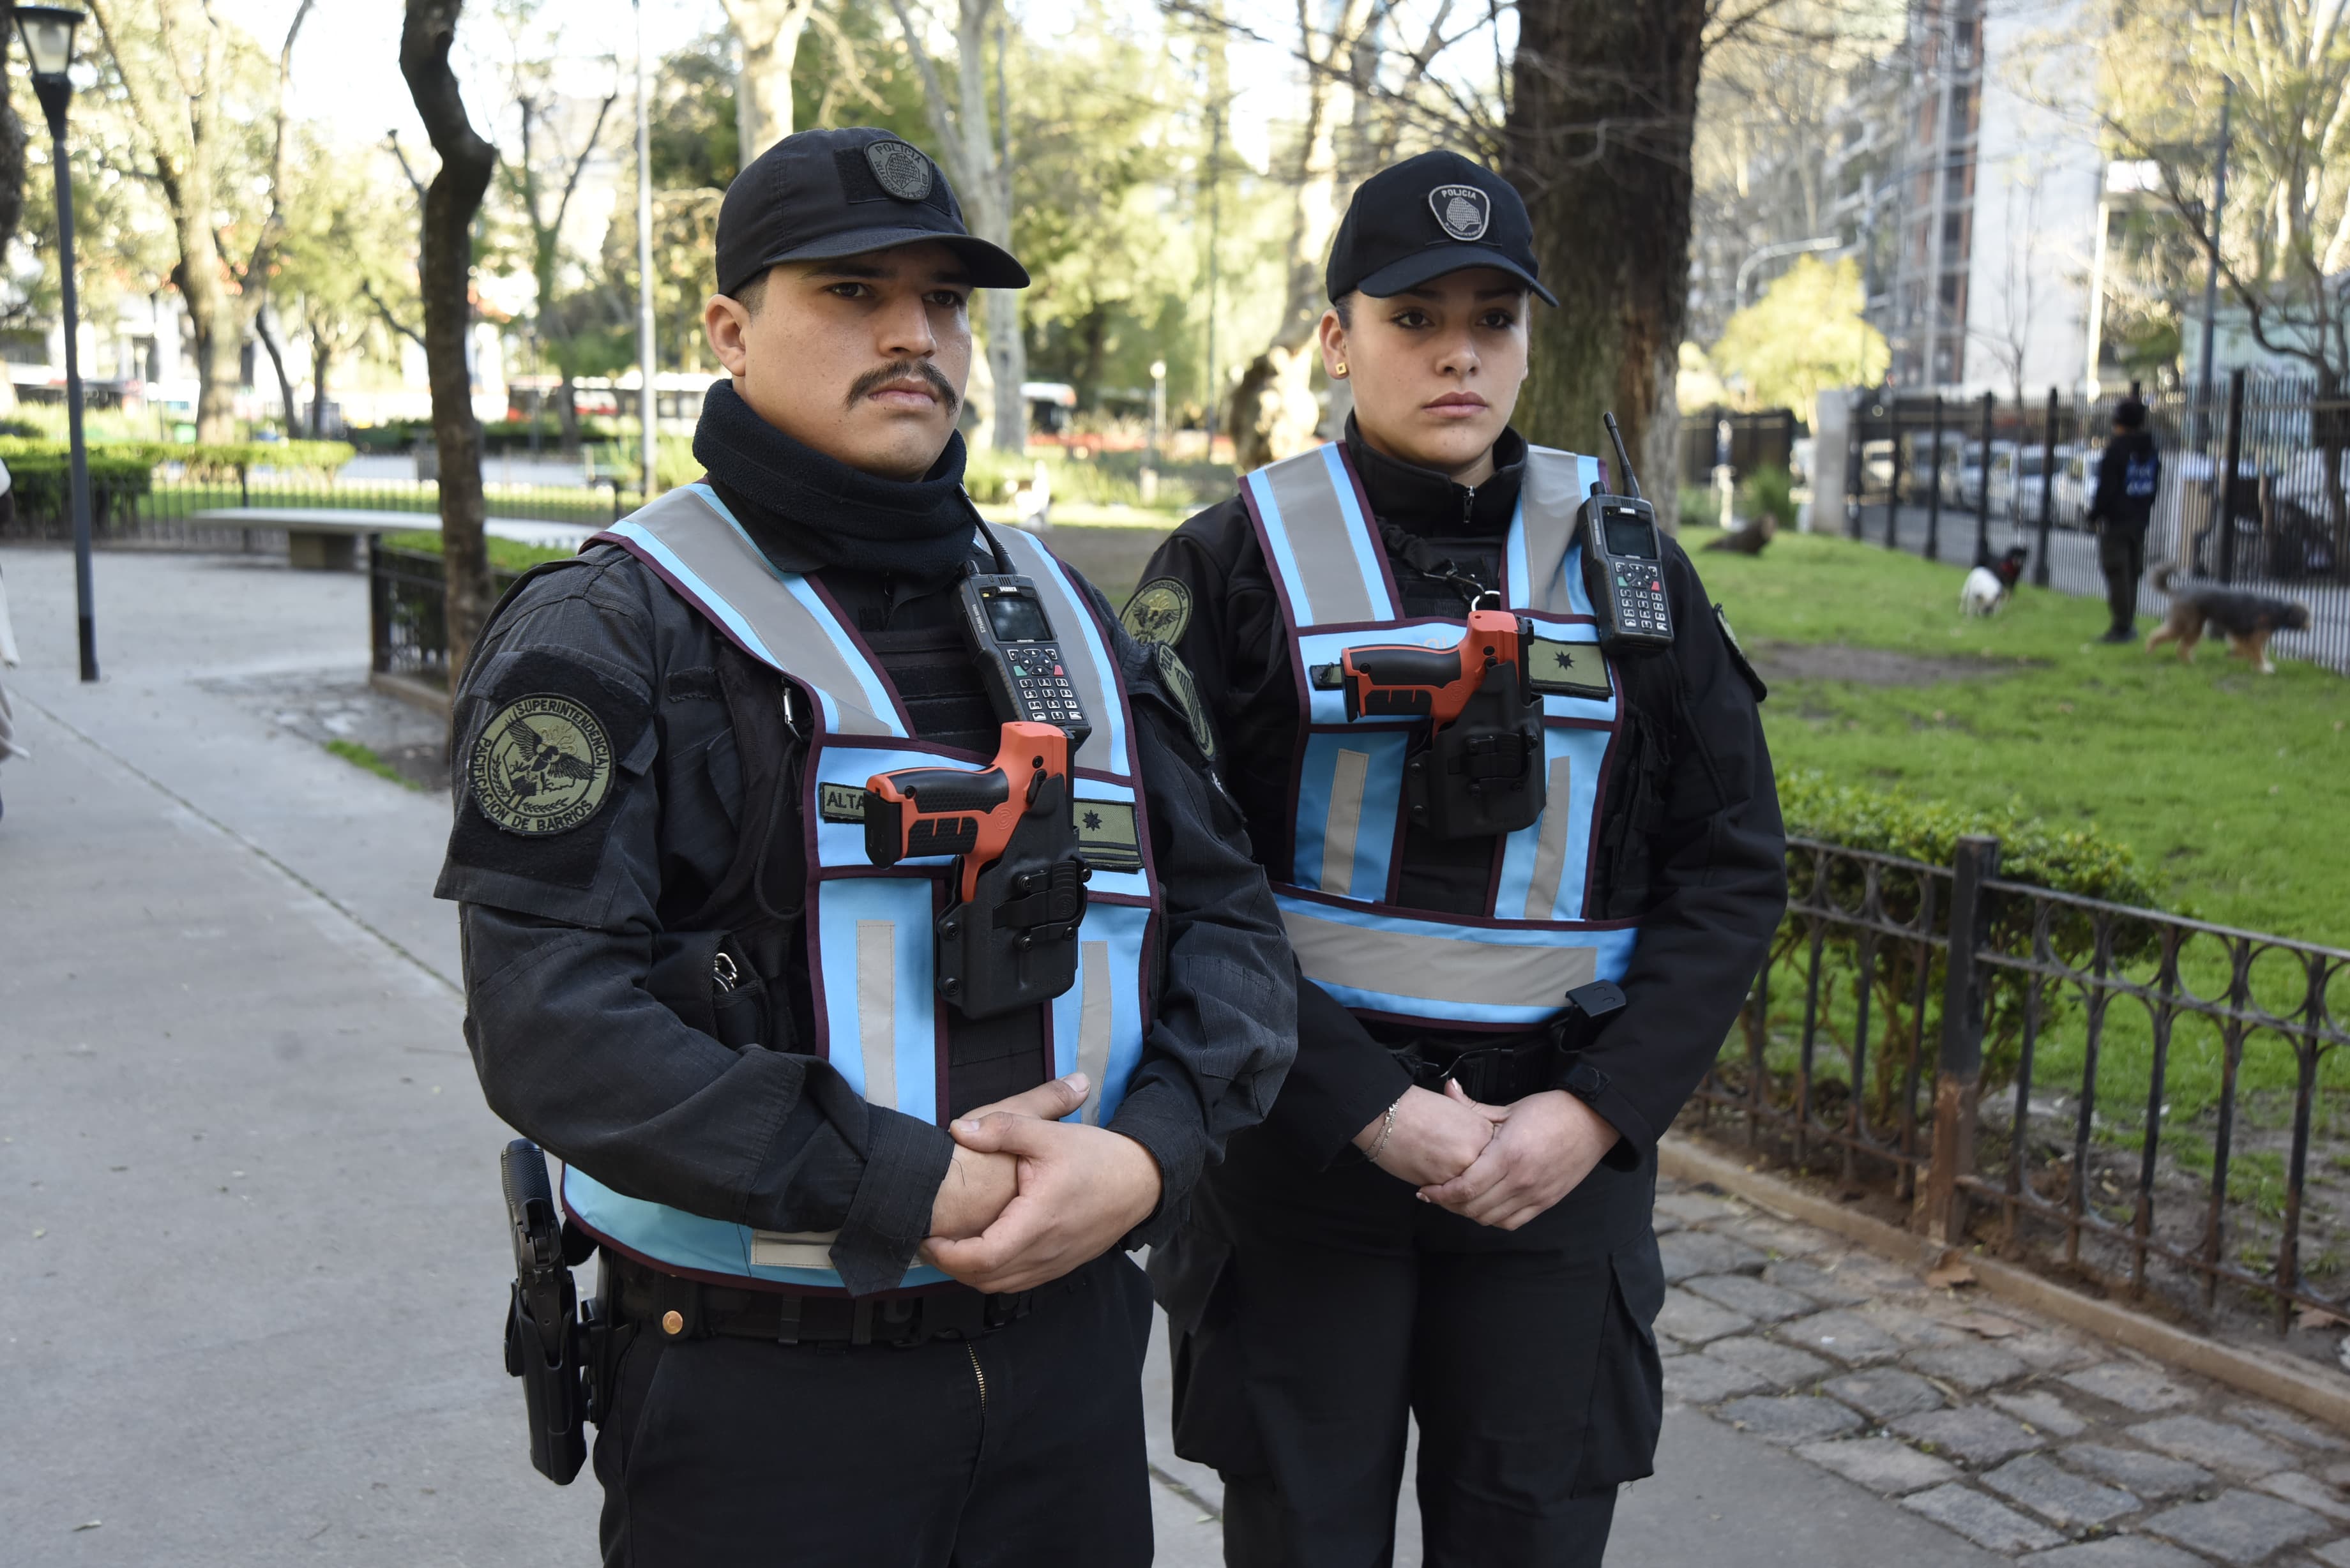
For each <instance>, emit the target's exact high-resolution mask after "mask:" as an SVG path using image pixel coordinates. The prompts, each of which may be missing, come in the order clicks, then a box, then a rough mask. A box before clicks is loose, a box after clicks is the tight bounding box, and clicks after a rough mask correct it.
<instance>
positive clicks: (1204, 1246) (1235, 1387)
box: [1151, 1236, 1272, 1476]
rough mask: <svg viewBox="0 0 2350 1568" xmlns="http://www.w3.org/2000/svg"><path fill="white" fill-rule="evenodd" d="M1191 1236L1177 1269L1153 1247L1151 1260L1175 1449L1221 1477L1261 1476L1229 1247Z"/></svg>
mask: <svg viewBox="0 0 2350 1568" xmlns="http://www.w3.org/2000/svg"><path fill="white" fill-rule="evenodd" d="M1189 1241H1190V1243H1191V1246H1190V1248H1189V1249H1187V1250H1186V1252H1185V1255H1184V1256H1183V1257H1182V1258H1181V1263H1180V1267H1179V1268H1177V1269H1174V1270H1168V1269H1164V1268H1162V1267H1161V1259H1160V1258H1159V1255H1158V1254H1157V1253H1156V1252H1154V1253H1153V1255H1152V1258H1151V1264H1152V1268H1151V1273H1152V1282H1153V1283H1154V1284H1155V1285H1158V1286H1159V1296H1160V1299H1161V1300H1162V1301H1163V1302H1165V1303H1166V1305H1167V1309H1168V1312H1167V1316H1168V1325H1167V1350H1168V1364H1169V1371H1170V1380H1171V1381H1172V1383H1173V1385H1174V1412H1173V1413H1174V1426H1175V1451H1176V1453H1178V1454H1180V1456H1182V1457H1183V1458H1184V1459H1190V1460H1191V1462H1192V1463H1193V1464H1200V1465H1207V1466H1209V1467H1210V1468H1211V1469H1215V1470H1217V1471H1220V1472H1222V1474H1225V1475H1235V1476H1257V1475H1264V1474H1266V1473H1268V1472H1269V1471H1270V1469H1271V1468H1272V1467H1271V1465H1270V1464H1269V1463H1268V1462H1267V1460H1266V1459H1265V1457H1264V1445H1263V1441H1262V1440H1261V1439H1260V1438H1258V1436H1257V1430H1256V1417H1254V1416H1253V1415H1252V1414H1251V1413H1250V1411H1249V1404H1248V1355H1247V1346H1246V1345H1244V1344H1243V1335H1242V1328H1241V1323H1240V1314H1239V1312H1238V1310H1237V1307H1236V1305H1235V1303H1234V1292H1235V1290H1236V1288H1237V1287H1236V1282H1234V1280H1233V1278H1232V1268H1233V1258H1232V1249H1231V1248H1230V1247H1229V1246H1226V1245H1223V1244H1222V1243H1221V1242H1211V1241H1206V1240H1205V1239H1204V1238H1201V1237H1197V1236H1191V1237H1189ZM1170 1261H1171V1260H1170ZM1170 1286H1171V1287H1172V1289H1171V1292H1170ZM1170 1293H1171V1295H1172V1297H1173V1299H1171V1300H1170V1299H1169V1298H1170Z"/></svg>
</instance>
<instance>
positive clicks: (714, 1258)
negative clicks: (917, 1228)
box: [563, 1166, 947, 1290]
mask: <svg viewBox="0 0 2350 1568" xmlns="http://www.w3.org/2000/svg"><path fill="white" fill-rule="evenodd" d="M563 1208H564V1211H565V1212H567V1213H568V1214H571V1215H573V1216H575V1217H576V1218H577V1220H579V1222H580V1223H581V1224H583V1225H585V1226H587V1228H588V1229H589V1230H590V1231H595V1232H596V1233H597V1234H598V1236H603V1237H608V1238H609V1239H610V1240H611V1241H615V1242H617V1243H619V1245H620V1246H622V1247H625V1248H627V1249H628V1250H629V1251H631V1252H635V1253H638V1254H639V1255H640V1256H642V1257H645V1258H650V1259H651V1260H652V1261H653V1262H657V1263H666V1264H668V1265H669V1266H670V1267H671V1268H675V1269H692V1270H694V1271H696V1272H701V1273H705V1274H734V1275H747V1276H749V1277H750V1278H752V1279H756V1280H767V1281H770V1282H774V1283H776V1284H783V1285H803V1286H811V1287H815V1288H818V1289H823V1288H830V1289H835V1290H837V1289H839V1288H840V1276H839V1275H838V1274H837V1273H835V1272H833V1271H832V1270H830V1269H796V1268H775V1267H772V1266H769V1265H767V1264H764V1263H754V1262H751V1248H752V1244H753V1241H754V1232H753V1231H751V1229H750V1228H749V1227H748V1226H745V1225H736V1224H733V1223H731V1222H729V1221H727V1220H712V1219H708V1218H706V1217H704V1216H702V1215H700V1214H688V1213H687V1212H685V1210H682V1209H671V1208H669V1207H668V1206H667V1205H665V1204H660V1203H650V1202H647V1201H646V1200H645V1199H641V1198H627V1197H623V1196H622V1195H621V1194H619V1193H618V1192H615V1191H613V1190H612V1189H610V1188H608V1187H607V1186H605V1185H604V1184H603V1183H602V1182H600V1181H598V1180H597V1179H595V1178H594V1177H592V1176H589V1175H587V1173H586V1172H584V1171H582V1170H580V1169H578V1168H577V1167H573V1166H566V1167H565V1168H564V1170H563ZM946 1277H947V1276H946V1275H944V1274H942V1273H941V1272H939V1271H938V1270H936V1269H933V1268H931V1266H930V1265H928V1264H927V1263H918V1264H916V1265H915V1266H914V1267H913V1268H912V1269H911V1270H910V1271H909V1272H907V1274H906V1277H905V1278H904V1279H903V1280H901V1281H899V1284H900V1285H901V1286H904V1285H927V1284H935V1283H937V1282H939V1281H941V1280H943V1279H945V1278H946Z"/></svg>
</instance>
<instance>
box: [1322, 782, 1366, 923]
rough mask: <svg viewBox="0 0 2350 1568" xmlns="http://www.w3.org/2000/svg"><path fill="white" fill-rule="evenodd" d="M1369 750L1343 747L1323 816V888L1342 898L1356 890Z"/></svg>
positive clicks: (1326, 891)
mask: <svg viewBox="0 0 2350 1568" xmlns="http://www.w3.org/2000/svg"><path fill="white" fill-rule="evenodd" d="M1370 768H1371V754H1370V753H1368V752H1348V751H1341V752H1340V753H1338V764H1337V766H1336V767H1335V768H1333V769H1332V770H1331V774H1330V809H1329V810H1328V811H1327V812H1326V813H1325V814H1324V815H1323V819H1322V891H1324V892H1325V893H1336V895H1337V896H1338V897H1340V898H1346V897H1347V896H1348V895H1350V894H1352V893H1353V892H1354V890H1355V836H1356V835H1357V833H1359V832H1361V831H1362V826H1363V782H1364V780H1365V779H1366V778H1367V776H1368V774H1369V773H1370Z"/></svg>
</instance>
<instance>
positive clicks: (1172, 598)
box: [1125, 499, 1411, 1167]
mask: <svg viewBox="0 0 2350 1568" xmlns="http://www.w3.org/2000/svg"><path fill="white" fill-rule="evenodd" d="M1233 556H1239V557H1242V558H1243V560H1257V559H1261V557H1258V556H1256V545H1255V536H1254V535H1253V533H1252V532H1251V531H1250V529H1249V526H1248V524H1247V521H1246V518H1245V515H1244V514H1243V513H1242V511H1241V503H1240V502H1239V501H1238V500H1237V499H1235V500H1233V501H1231V502H1228V503H1226V504H1224V506H1222V507H1219V508H1217V509H1216V510H1214V511H1211V512H1209V513H1205V514H1201V516H1199V517H1197V518H1195V519H1193V520H1192V521H1191V523H1189V524H1186V525H1185V526H1184V527H1182V528H1180V529H1179V530H1178V531H1177V532H1176V533H1175V534H1173V535H1170V537H1169V539H1168V540H1167V542H1166V543H1165V544H1163V545H1160V546H1159V550H1158V553H1157V554H1155V555H1154V556H1151V559H1150V564H1149V566H1146V567H1145V568H1144V569H1143V573H1142V582H1143V587H1142V588H1141V589H1140V590H1138V592H1137V595H1136V597H1135V599H1134V601H1133V602H1132V603H1130V604H1128V607H1127V613H1126V618H1125V624H1126V627H1127V629H1128V631H1130V632H1133V633H1135V634H1136V635H1137V636H1139V637H1143V638H1145V639H1156V640H1166V641H1169V642H1170V646H1172V647H1173V648H1174V649H1176V651H1177V652H1178V653H1179V654H1180V656H1181V657H1182V659H1183V663H1184V665H1185V666H1186V667H1187V668H1188V669H1189V670H1191V674H1192V676H1193V679H1194V680H1196V681H1197V683H1198V687H1199V691H1200V695H1201V706H1202V707H1203V708H1204V709H1205V710H1206V711H1207V714H1208V716H1209V721H1210V724H1211V729H1212V730H1213V731H1214V732H1215V736H1216V739H1215V742H1214V743H1215V744H1216V745H1217V746H1218V747H1219V748H1220V750H1222V751H1223V752H1225V753H1228V752H1229V749H1230V748H1229V743H1228V740H1229V737H1230V736H1231V735H1232V732H1233V731H1234V730H1235V728H1236V724H1235V720H1236V718H1237V716H1238V709H1239V707H1240V703H1241V700H1242V699H1241V695H1240V693H1241V691H1244V690H1248V689H1251V688H1253V687H1259V686H1261V685H1262V683H1263V682H1266V681H1275V680H1287V679H1288V678H1289V677H1288V673H1287V670H1288V646H1287V643H1286V642H1285V640H1284V639H1283V638H1282V635H1281V628H1280V625H1279V615H1278V608H1277V606H1276V604H1275V602H1274V598H1273V590H1272V584H1271V581H1270V580H1269V579H1264V580H1261V581H1260V580H1257V579H1256V578H1255V577H1254V576H1253V574H1251V573H1247V572H1244V571H1241V570H1238V569H1236V567H1238V566H1240V565H1241V564H1242V563H1241V561H1236V560H1234V559H1233V558H1232V557H1233ZM1170 585H1171V588H1170ZM1154 590H1157V591H1156V592H1154ZM1268 650H1269V651H1268ZM1268 658H1269V659H1271V660H1272V661H1273V667H1272V668H1271V669H1269V670H1268V669H1263V668H1260V667H1259V666H1260V665H1262V664H1263V662H1264V661H1265V660H1266V659H1268ZM1258 743H1259V744H1261V745H1262V746H1263V747H1264V748H1265V749H1267V750H1268V751H1269V750H1270V748H1271V746H1272V744H1273V742H1272V740H1271V738H1270V737H1260V738H1258ZM1294 743H1295V742H1294V738H1291V737H1284V739H1283V741H1282V744H1284V746H1286V745H1290V744H1294ZM1245 761H1246V763H1247V765H1249V766H1251V767H1253V768H1254V769H1255V770H1256V771H1257V772H1258V773H1260V774H1267V773H1269V774H1274V775H1275V776H1285V775H1286V774H1287V771H1288V765H1289V764H1288V755H1287V753H1286V752H1284V753H1283V754H1282V755H1281V756H1279V757H1272V756H1263V757H1256V758H1251V759H1246V760H1245ZM1242 763H1243V759H1230V761H1229V763H1227V766H1228V771H1229V768H1231V767H1237V766H1240V765H1242ZM1260 827H1261V829H1262V831H1260V832H1259V834H1258V835H1257V837H1258V840H1259V847H1260V848H1261V847H1263V846H1264V845H1267V844H1272V843H1283V842H1285V841H1286V838H1285V833H1281V830H1280V829H1279V828H1278V827H1277V826H1276V825H1273V824H1270V823H1266V824H1261V825H1260ZM1276 834H1280V836H1276ZM1254 852H1255V851H1251V853H1254ZM1284 964H1286V965H1287V966H1288V967H1289V968H1290V970H1291V971H1292V974H1293V981H1294V984H1295V988H1296V993H1297V1042H1296V1051H1297V1054H1296V1060H1295V1062H1293V1063H1292V1064H1290V1068H1289V1075H1288V1077H1287V1078H1286V1079H1285V1080H1284V1083H1283V1085H1282V1091H1281V1097H1280V1098H1279V1099H1278V1100H1276V1101H1274V1106H1273V1110H1272V1114H1271V1115H1270V1116H1268V1117H1267V1118H1266V1125H1267V1126H1269V1127H1278V1128H1280V1129H1281V1130H1282V1132H1283V1133H1284V1135H1285V1136H1287V1137H1290V1138H1292V1139H1293V1140H1295V1142H1296V1144H1297V1145H1298V1146H1299V1147H1301V1148H1302V1149H1303V1150H1305V1152H1306V1153H1307V1154H1309V1155H1310V1156H1311V1157H1312V1158H1314V1160H1315V1162H1316V1164H1317V1165H1318V1166H1321V1167H1327V1166H1329V1165H1330V1164H1331V1163H1333V1162H1334V1161H1336V1160H1337V1159H1339V1158H1342V1157H1344V1156H1345V1155H1346V1154H1347V1152H1348V1151H1349V1149H1350V1147H1351V1146H1352V1144H1353V1140H1354V1137H1355V1135H1356V1134H1357V1133H1358V1132H1360V1131H1361V1130H1362V1129H1363V1128H1364V1127H1367V1126H1368V1125H1369V1124H1370V1123H1371V1122H1373V1121H1375V1120H1377V1119H1378V1116H1379V1115H1380V1113H1381V1112H1383V1111H1385V1110H1386V1109H1387V1108H1388V1106H1391V1105H1393V1104H1395V1102H1396V1101H1397V1100H1398V1099H1399V1098H1400V1097H1401V1096H1402V1095H1403V1092H1404V1091H1405V1090H1406V1089H1409V1087H1411V1079H1410V1077H1409V1075H1407V1074H1406V1073H1405V1072H1404V1070H1403V1069H1402V1067H1400V1066H1399V1065H1398V1064H1397V1063H1396V1059H1395V1056H1394V1054H1392V1053H1390V1052H1389V1051H1388V1049H1387V1048H1386V1047H1385V1046H1383V1045H1381V1044H1379V1043H1378V1041H1376V1040H1374V1039H1372V1038H1371V1036H1370V1034H1369V1033H1367V1031H1366V1030H1365V1029H1364V1028H1363V1026H1362V1024H1361V1023H1360V1022H1358V1021H1357V1019H1356V1017H1355V1015H1354V1014H1353V1013H1351V1012H1347V1010H1346V1008H1344V1007H1343V1006H1341V1005H1339V1003H1338V1002H1337V1001H1336V999H1335V998H1333V997H1332V996H1331V995H1330V994H1329V992H1326V991H1324V990H1323V989H1322V988H1321V987H1320V986H1318V985H1315V983H1314V982H1313V981H1309V980H1306V979H1305V978H1304V977H1303V976H1302V975H1296V974H1295V960H1294V959H1291V958H1288V957H1287V956H1286V951H1285V944H1284Z"/></svg>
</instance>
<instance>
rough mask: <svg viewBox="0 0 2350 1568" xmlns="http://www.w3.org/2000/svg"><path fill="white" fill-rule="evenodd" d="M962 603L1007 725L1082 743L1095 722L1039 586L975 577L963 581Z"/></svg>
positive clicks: (990, 693)
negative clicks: (1045, 730) (1042, 727)
mask: <svg viewBox="0 0 2350 1568" xmlns="http://www.w3.org/2000/svg"><path fill="white" fill-rule="evenodd" d="M962 615H963V627H964V629H965V630H966V631H967V632H968V633H969V634H970V638H971V647H972V654H973V656H974V657H975V658H976V659H978V661H979V669H980V676H981V679H982V680H985V681H986V682H987V694H988V696H989V698H990V699H992V700H993V701H994V703H995V711H996V712H997V713H998V715H1000V716H1001V717H1002V718H1003V720H1004V721H1005V722H1021V723H1037V724H1053V725H1057V726H1058V727H1059V728H1060V729H1061V730H1062V731H1063V732H1066V734H1067V736H1068V738H1069V745H1070V746H1071V747H1072V748H1075V747H1077V746H1082V745H1084V744H1085V743H1086V737H1087V736H1088V735H1090V734H1092V733H1093V723H1092V722H1091V721H1090V720H1088V719H1087V717H1086V711H1085V708H1084V706H1083V705H1082V704H1081V703H1080V702H1079V701H1077V692H1076V687H1075V686H1074V685H1072V684H1071V683H1070V680H1069V673H1068V670H1067V669H1066V667H1065V666H1064V665H1063V663H1062V661H1061V644H1060V640H1059V639H1057V638H1055V636H1054V635H1053V623H1052V621H1051V619H1050V618H1048V617H1046V615H1045V601H1044V600H1043V598H1041V597H1038V595H1037V592H1036V585H1035V583H1034V582H1032V581H1031V580H1029V579H1028V578H1026V577H1019V576H988V575H985V574H983V573H974V574H973V575H972V576H968V577H965V578H964V579H963V580H962Z"/></svg>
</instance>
